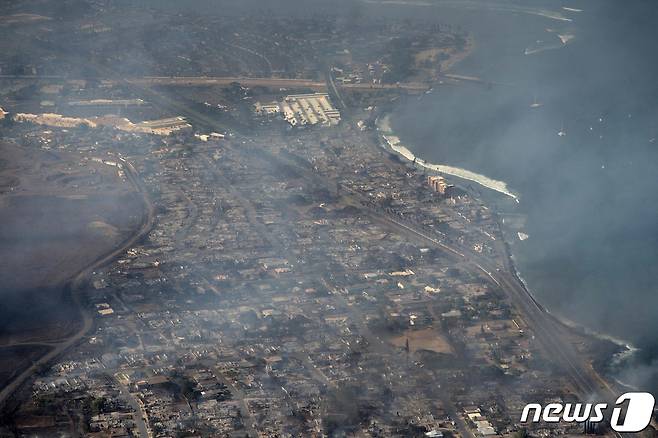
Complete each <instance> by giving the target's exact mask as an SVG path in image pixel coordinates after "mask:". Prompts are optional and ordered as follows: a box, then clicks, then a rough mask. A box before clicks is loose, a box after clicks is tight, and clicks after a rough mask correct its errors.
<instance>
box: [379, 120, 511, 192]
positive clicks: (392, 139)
mask: <svg viewBox="0 0 658 438" xmlns="http://www.w3.org/2000/svg"><path fill="white" fill-rule="evenodd" d="M378 128H379V130H380V131H381V132H382V133H385V132H387V134H384V135H383V136H384V140H386V143H387V144H388V146H389V147H390V148H391V149H392V150H393V151H395V152H397V153H398V154H399V155H401V156H403V157H404V158H406V159H407V160H409V161H415V162H416V164H417V165H419V166H422V167H424V168H426V169H429V170H433V171H435V172H439V173H443V174H446V175H451V176H456V177H457V178H461V179H465V180H468V181H473V182H475V183H478V184H480V185H481V186H483V187H486V188H488V189H491V190H495V191H496V192H499V193H502V194H504V195H507V196H509V197H510V198H513V199H514V200H515V201H516V202H519V198H518V196H517V195H515V194H514V193H512V191H511V190H510V189H509V188H508V187H507V183H505V182H504V181H499V180H496V179H493V178H489V177H488V176H485V175H481V174H479V173H475V172H472V171H470V170H466V169H462V168H461V167H454V166H447V165H445V164H434V163H428V162H426V161H425V160H423V159H421V158H418V157H416V156H415V155H414V153H413V152H411V151H410V150H409V149H408V148H407V147H406V146H404V145H403V144H401V143H400V138H399V137H397V136H395V135H393V134H392V133H391V128H390V122H389V116H388V115H386V116H385V117H383V118H382V119H381V120H380V121H379V122H378Z"/></svg>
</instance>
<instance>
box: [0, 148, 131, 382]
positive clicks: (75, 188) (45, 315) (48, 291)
mask: <svg viewBox="0 0 658 438" xmlns="http://www.w3.org/2000/svg"><path fill="white" fill-rule="evenodd" d="M0 152H1V156H2V157H3V160H4V161H3V163H2V166H0V178H1V179H2V180H3V181H11V182H12V184H11V186H8V185H3V186H2V189H3V190H2V192H0V224H2V226H1V227H0V260H2V263H0V298H1V299H2V306H0V345H6V346H7V345H13V344H17V343H24V342H44V341H50V340H56V339H59V338H62V337H64V336H66V335H67V334H68V333H70V331H71V330H73V329H74V328H75V326H76V324H77V323H78V321H77V319H78V318H77V316H78V314H77V311H76V309H75V308H74V306H73V305H72V303H71V302H70V300H69V299H68V297H67V296H66V294H65V291H64V288H63V286H64V284H65V283H66V281H67V280H68V279H69V278H71V277H72V276H74V275H75V274H76V273H77V272H79V271H80V270H81V269H82V268H83V267H84V266H86V265H87V264H88V263H90V261H92V260H94V259H96V258H98V257H100V256H102V255H103V254H105V253H107V252H109V251H110V250H111V249H112V248H113V247H115V246H116V245H117V244H118V243H120V242H121V241H122V240H123V239H124V238H125V236H127V235H129V234H130V233H132V232H133V231H134V229H135V228H136V227H138V226H139V223H140V221H141V218H142V214H143V206H142V204H141V201H140V198H139V197H138V195H137V194H136V193H135V192H134V191H133V190H132V188H131V186H130V185H129V184H127V183H125V182H124V181H122V180H121V178H119V177H118V176H117V173H116V170H115V169H109V167H110V166H107V165H103V164H102V163H100V164H98V163H91V162H84V163H83V162H80V159H79V158H78V157H75V156H69V155H65V154H62V153H54V152H50V151H48V152H45V151H44V152H42V151H39V150H34V149H33V148H21V147H20V146H19V145H14V144H7V143H5V144H2V145H0ZM1 371H2V370H0V372H1Z"/></svg>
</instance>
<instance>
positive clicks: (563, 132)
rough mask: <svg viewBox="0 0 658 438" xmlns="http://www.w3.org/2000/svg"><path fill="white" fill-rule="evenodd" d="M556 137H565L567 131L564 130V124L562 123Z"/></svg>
mask: <svg viewBox="0 0 658 438" xmlns="http://www.w3.org/2000/svg"><path fill="white" fill-rule="evenodd" d="M557 135H559V136H560V137H565V136H566V135H567V131H566V130H565V129H564V123H562V128H560V131H558V133H557Z"/></svg>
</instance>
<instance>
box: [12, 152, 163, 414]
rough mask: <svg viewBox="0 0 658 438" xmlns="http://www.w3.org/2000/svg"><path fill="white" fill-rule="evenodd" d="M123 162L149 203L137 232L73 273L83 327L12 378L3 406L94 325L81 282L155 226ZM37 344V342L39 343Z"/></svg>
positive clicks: (128, 165)
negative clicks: (83, 297) (85, 301)
mask: <svg viewBox="0 0 658 438" xmlns="http://www.w3.org/2000/svg"><path fill="white" fill-rule="evenodd" d="M120 160H121V163H122V164H123V168H124V170H125V173H126V176H127V177H128V179H129V181H130V183H131V184H132V185H133V187H134V188H135V190H137V191H138V192H139V193H140V194H141V195H142V198H143V200H144V204H145V206H146V212H145V214H144V218H143V221H142V224H141V226H140V228H139V230H138V231H137V233H135V234H133V235H131V236H130V237H128V238H126V239H125V240H124V241H123V242H122V243H121V244H120V245H119V246H118V247H116V248H115V249H114V250H113V251H112V252H110V253H109V254H106V255H104V256H102V257H101V258H99V259H97V260H95V261H94V262H92V263H91V264H89V265H88V266H87V267H85V268H84V269H83V270H82V271H80V272H79V273H78V274H77V275H76V276H75V277H73V278H72V279H71V280H70V281H69V282H68V283H67V284H66V286H65V288H66V289H65V290H66V291H67V293H70V294H71V297H72V299H73V302H74V304H75V306H76V307H77V308H78V309H79V310H80V316H81V318H82V323H81V325H80V328H79V329H78V330H77V331H76V332H75V333H74V334H72V335H71V336H70V337H69V338H67V339H66V340H64V341H62V342H60V343H57V344H55V345H54V346H53V348H52V350H50V351H49V352H48V353H46V354H45V355H43V356H42V357H40V358H39V359H38V360H36V361H35V362H33V363H32V365H31V366H30V367H29V368H27V369H25V370H24V371H23V372H21V373H20V374H18V375H17V376H16V377H15V378H14V379H13V380H12V381H11V382H9V383H8V384H7V385H6V386H5V387H4V388H2V390H1V391H0V407H1V406H3V405H4V403H5V402H6V401H7V399H8V398H9V397H10V396H11V395H12V394H13V393H14V392H15V391H16V390H17V389H18V388H19V387H20V386H21V385H22V384H23V383H25V382H26V381H27V380H28V379H29V378H30V377H31V376H32V375H33V374H35V373H37V372H38V371H39V370H40V369H42V368H43V367H45V366H47V365H48V364H49V363H50V362H51V361H52V360H54V359H56V358H57V357H59V356H60V355H61V354H62V353H64V352H65V351H67V350H68V349H69V348H71V347H73V346H74V345H76V344H77V343H78V342H80V341H81V340H82V339H83V338H84V337H85V336H86V335H87V333H89V331H90V330H91V329H92V327H93V325H94V315H93V312H92V311H90V310H89V309H87V308H86V307H85V306H84V304H83V302H82V293H83V292H84V289H83V288H82V286H83V285H84V284H85V282H86V281H87V279H88V278H89V276H90V275H91V273H92V272H93V271H95V270H96V269H98V268H100V267H102V266H105V265H107V264H108V263H110V262H112V261H113V260H114V259H115V258H116V257H118V256H119V255H121V254H123V253H124V252H125V251H126V250H127V249H128V248H130V247H131V246H133V245H135V244H136V243H137V242H139V241H140V240H141V239H142V238H144V237H145V236H146V235H147V234H148V233H149V231H151V228H152V227H153V223H154V220H155V219H154V218H155V210H154V208H153V205H152V204H151V201H150V199H149V196H148V193H147V191H146V188H145V187H144V184H143V183H142V181H141V179H140V178H139V176H138V175H137V171H136V170H135V168H134V167H133V165H132V164H131V163H130V162H128V161H126V160H124V159H123V158H121V159H120ZM36 344H38V343H36ZM51 345H52V344H51Z"/></svg>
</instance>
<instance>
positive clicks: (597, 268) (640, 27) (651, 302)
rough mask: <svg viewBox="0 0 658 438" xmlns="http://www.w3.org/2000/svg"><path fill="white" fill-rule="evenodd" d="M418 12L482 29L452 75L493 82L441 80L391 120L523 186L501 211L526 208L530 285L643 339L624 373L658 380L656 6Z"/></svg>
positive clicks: (525, 272) (600, 325)
mask: <svg viewBox="0 0 658 438" xmlns="http://www.w3.org/2000/svg"><path fill="white" fill-rule="evenodd" d="M428 4H431V6H429V5H428ZM521 5H522V6H521ZM565 7H566V8H565ZM408 8H409V7H408V6H406V7H405V9H408ZM416 9H424V10H425V15H426V16H430V15H436V16H437V17H444V19H445V21H446V22H452V23H453V24H456V25H459V26H461V28H462V29H464V30H466V31H468V32H469V33H470V34H471V35H473V36H474V38H475V50H474V51H473V53H472V54H471V55H470V56H469V57H468V58H466V59H465V60H464V61H463V62H462V63H460V64H458V65H457V66H455V67H454V69H453V71H452V73H458V74H464V75H470V76H477V77H480V78H482V79H483V80H485V81H487V82H489V83H490V84H489V85H482V84H466V83H464V84H460V85H457V86H452V85H444V86H437V87H435V88H434V90H433V92H432V93H431V94H429V95H424V96H423V97H422V98H420V99H417V98H413V99H409V100H407V101H406V102H405V103H404V104H402V105H401V106H400V107H399V108H398V109H397V110H396V111H395V113H394V115H393V116H392V118H391V124H392V127H393V130H394V131H395V134H396V135H397V136H399V137H400V139H401V142H402V143H403V144H404V145H406V146H407V147H408V148H409V149H410V150H411V151H412V152H413V153H414V154H415V155H416V156H418V157H422V158H423V159H425V160H427V161H430V162H433V163H441V164H447V165H451V166H457V167H461V168H464V169H468V170H470V171H473V172H477V173H481V174H483V175H486V176H487V177H490V178H493V179H496V180H501V181H504V182H505V183H506V184H507V186H508V187H509V188H510V189H511V190H512V191H513V192H515V193H516V194H518V195H519V198H520V203H519V204H518V205H513V204H514V203H509V202H507V203H505V202H503V203H501V204H500V205H499V209H500V210H501V211H502V212H503V213H505V212H506V213H510V214H513V215H514V216H513V217H514V219H515V220H514V222H515V223H517V224H518V223H519V220H518V218H519V217H521V218H522V219H524V220H522V221H520V222H521V226H520V231H522V232H523V233H527V234H528V235H529V236H530V237H529V238H528V239H527V240H524V241H520V240H518V239H517V240H515V241H514V242H513V248H512V251H513V253H514V256H515V259H516V261H517V265H518V268H519V271H520V272H521V275H522V276H523V277H524V279H525V280H526V281H527V283H528V285H529V287H530V288H531V290H532V291H533V293H534V294H535V295H536V296H537V297H538V298H539V300H540V301H541V302H542V303H544V304H545V305H546V306H547V307H548V308H549V309H551V311H553V312H554V313H557V314H559V315H562V316H564V317H565V318H568V319H571V320H573V321H575V322H577V323H580V324H583V325H585V326H587V327H589V328H591V329H593V330H596V331H599V332H602V333H605V334H608V335H611V336H614V337H617V338H621V339H624V340H627V341H628V342H631V343H632V344H633V345H635V346H637V347H638V348H639V351H638V352H637V353H636V354H635V355H634V356H633V358H632V359H630V360H629V361H627V362H626V363H625V364H624V366H623V367H622V368H621V369H620V370H619V371H618V373H619V377H620V379H621V380H623V381H625V382H629V383H632V384H634V385H636V386H638V387H643V388H648V389H653V390H654V391H655V390H656V389H658V379H656V375H657V372H656V370H657V369H658V359H657V358H658V190H657V189H658V140H657V139H656V138H657V137H658V81H657V80H656V79H657V78H658V74H657V73H658V57H656V53H657V52H658V47H656V46H657V44H658V26H656V23H657V22H658V21H657V19H658V4H656V3H655V2H650V1H634V2H619V1H612V0H611V1H608V0H601V1H597V2H586V1H569V2H566V1H565V2H550V3H549V2H523V3H520V2H486V3H485V2H483V3H480V2H470V1H463V2H459V1H454V2H449V1H444V2H441V1H437V2H434V3H433V4H432V2H428V3H427V4H425V5H421V4H418V5H417V6H416ZM405 13H409V11H408V10H406V11H405ZM519 215H520V216H519ZM511 217H512V216H510V218H511ZM511 222H512V220H510V223H511Z"/></svg>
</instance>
